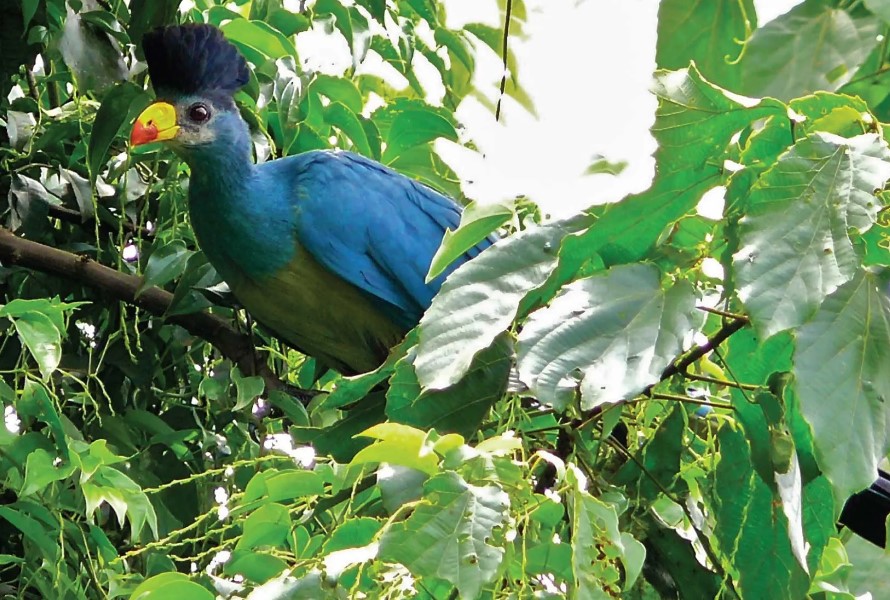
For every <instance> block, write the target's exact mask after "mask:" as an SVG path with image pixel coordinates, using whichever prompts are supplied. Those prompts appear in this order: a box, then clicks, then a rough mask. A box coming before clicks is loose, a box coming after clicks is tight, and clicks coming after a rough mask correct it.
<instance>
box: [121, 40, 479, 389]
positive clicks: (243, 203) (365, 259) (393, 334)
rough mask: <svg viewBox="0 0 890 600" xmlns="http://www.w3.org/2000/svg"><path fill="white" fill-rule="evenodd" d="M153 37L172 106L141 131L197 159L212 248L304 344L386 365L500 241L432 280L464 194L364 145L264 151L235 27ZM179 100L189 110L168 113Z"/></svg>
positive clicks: (196, 214) (240, 286)
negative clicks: (253, 122)
mask: <svg viewBox="0 0 890 600" xmlns="http://www.w3.org/2000/svg"><path fill="white" fill-rule="evenodd" d="M145 50H146V58H147V60H148V62H149V72H150V75H151V77H152V79H153V82H154V85H155V86H156V88H159V94H162V95H164V97H165V98H166V99H168V100H170V101H171V102H172V106H171V107H169V108H163V109H156V110H154V112H150V115H149V116H153V119H154V120H153V121H152V120H150V119H148V118H146V119H143V120H144V121H145V123H142V122H141V121H138V122H137V125H138V127H140V128H141V129H140V132H139V136H137V137H138V139H140V140H142V139H145V138H146V136H147V137H151V135H155V134H156V135H157V136H163V138H161V139H166V140H168V141H169V142H170V143H171V145H172V147H173V148H174V149H175V150H176V151H177V152H179V153H180V154H181V155H182V156H183V157H184V159H185V160H186V161H187V162H188V163H189V166H190V167H191V171H192V177H191V182H190V188H189V212H190V215H191V221H192V225H193V227H194V229H195V232H196V235H197V237H198V241H199V243H200V245H201V247H202V249H203V250H204V252H205V254H206V255H207V257H208V259H209V260H210V262H211V263H212V264H213V265H214V266H215V267H216V268H217V270H218V271H219V272H220V274H221V275H222V276H223V278H224V279H225V280H226V281H227V282H228V283H229V285H230V287H231V288H232V291H233V292H234V294H235V296H236V297H238V299H239V300H240V301H241V302H242V304H243V305H244V306H245V308H246V309H247V310H248V311H249V312H251V313H252V314H253V315H254V316H255V317H256V318H257V320H258V321H260V322H261V323H263V324H264V325H266V326H267V327H268V328H269V329H271V330H272V331H273V332H274V333H275V334H277V335H278V336H279V337H281V338H282V339H284V340H285V341H287V342H289V343H290V344H292V345H294V346H295V347H297V348H299V349H301V350H303V351H304V352H306V353H308V354H311V355H314V356H316V357H318V358H319V359H321V360H322V361H324V362H326V363H328V364H330V365H331V366H333V367H335V368H338V369H340V370H341V371H343V372H347V373H354V372H361V371H366V370H369V369H373V368H374V367H376V366H377V365H378V364H379V363H380V362H382V361H383V359H384V358H385V357H386V354H387V352H388V350H389V348H391V347H392V346H393V345H395V344H396V343H397V342H398V341H399V340H400V339H401V337H402V336H403V335H404V333H405V332H406V331H407V330H408V329H410V328H411V327H413V326H414V325H416V324H417V323H418V321H419V320H420V317H421V316H422V314H423V311H424V310H426V308H427V307H429V305H430V302H431V301H432V298H433V296H434V295H435V294H436V292H438V290H439V288H440V286H441V284H442V282H443V280H444V279H445V277H446V276H447V275H448V273H450V272H451V271H452V270H453V269H455V268H457V267H458V266H459V265H460V264H461V263H463V262H465V261H466V260H468V259H470V258H472V257H473V256H475V255H476V254H478V252H479V251H481V250H482V249H484V248H485V247H486V246H488V245H489V244H490V241H488V240H486V241H484V242H482V243H480V244H479V245H478V246H477V247H476V248H474V249H472V250H471V251H469V252H467V253H466V254H465V255H464V256H463V257H461V258H460V259H459V260H458V261H456V263H455V264H454V265H452V266H451V268H450V269H449V270H448V271H447V272H446V273H445V274H443V275H441V276H439V277H438V278H436V279H435V280H433V281H431V282H429V283H427V282H426V281H425V277H426V274H427V271H428V270H429V265H430V262H431V261H432V257H433V255H434V254H435V252H436V250H437V249H438V247H439V245H440V243H441V241H442V236H443V235H444V233H445V231H446V229H454V228H456V227H457V226H458V224H459V222H460V214H461V209H460V207H459V206H458V205H457V204H456V203H455V202H454V201H453V200H451V199H450V198H447V197H446V196H443V195H442V194H440V193H438V192H436V191H435V190H433V189H431V188H429V187H427V186H425V185H422V184H420V183H417V182H415V181H413V180H411V179H409V178H407V177H405V176H403V175H401V174H399V173H397V172H395V171H393V170H392V169H389V168H387V167H385V166H383V165H381V164H379V163H377V162H374V161H372V160H370V159H367V158H364V157H361V156H358V155H355V154H352V153H350V152H337V151H313V152H307V153H305V154H300V155H296V156H290V157H287V158H282V159H278V160H274V161H271V162H268V163H264V164H262V165H254V164H253V162H252V159H251V143H250V137H249V135H248V130H247V125H246V124H245V123H244V121H243V120H242V119H241V117H240V115H239V113H238V111H237V109H236V108H235V106H234V104H233V102H232V100H231V93H232V92H233V91H234V90H235V89H237V88H238V87H240V85H243V83H244V82H245V81H246V75H245V74H244V73H243V72H242V70H243V69H242V67H243V68H244V69H246V67H245V66H244V64H243V59H241V57H240V55H238V54H237V51H236V50H235V49H234V47H233V46H231V45H230V44H228V42H226V41H225V39H224V38H223V36H222V34H221V33H220V32H219V31H218V30H217V29H215V28H213V27H211V26H207V25H201V26H199V25H192V26H181V27H171V28H167V29H164V30H160V31H156V32H154V33H152V34H150V35H149V36H146V42H145ZM233 53H234V55H236V56H237V58H238V59H240V62H239V60H236V59H234V58H233ZM187 55H188V56H190V57H191V58H188V57H187ZM186 67H187V68H193V69H195V72H194V74H193V76H195V77H196V78H197V80H198V81H199V83H196V82H195V81H194V80H192V79H190V78H188V77H187V76H188V73H187V71H186V70H185V69H186ZM215 69H228V72H227V73H217V72H215V71H214V70H215ZM220 92H225V93H226V94H227V98H226V99H223V100H220V99H219V97H218V96H219V94H220ZM161 104H163V103H161ZM196 107H197V108H196ZM199 109H200V110H199ZM196 111H198V112H196ZM147 112H149V111H148V110H147ZM174 113H175V115H176V123H175V124H172V123H166V122H161V121H164V120H165V119H169V118H170V117H169V115H171V114H174ZM165 115H167V116H165ZM193 116H197V117H200V119H193V118H192V117H193ZM136 127H137V126H134V131H135V129H136ZM151 127H154V128H155V130H156V131H152V130H151ZM159 128H160V129H159ZM165 132H166V133H165ZM140 136H141V137H140Z"/></svg>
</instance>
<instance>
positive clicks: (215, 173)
mask: <svg viewBox="0 0 890 600" xmlns="http://www.w3.org/2000/svg"><path fill="white" fill-rule="evenodd" d="M244 129H245V131H244V132H243V135H237V136H229V137H228V139H226V140H225V143H223V144H221V143H220V141H221V140H219V139H218V140H216V141H215V142H214V143H213V144H208V145H207V146H205V147H201V148H199V149H195V148H192V149H190V151H189V153H188V155H187V156H186V157H185V158H186V162H188V164H189V167H190V169H191V180H190V182H189V214H190V216H191V222H192V227H193V228H194V230H195V234H196V236H197V238H198V243H199V244H200V246H201V249H202V250H203V251H204V253H205V254H206V255H207V258H208V259H209V260H210V262H211V263H212V264H213V265H214V267H216V269H217V271H219V273H220V275H222V277H223V279H225V280H226V281H227V282H228V283H229V285H231V286H233V287H236V286H237V285H238V284H239V282H240V281H243V280H244V279H245V278H248V279H256V278H257V277H261V276H264V275H266V274H268V273H271V272H274V271H275V270H276V269H278V268H280V267H281V265H282V264H284V263H286V262H287V260H289V258H290V256H291V255H292V254H293V251H294V250H293V242H292V241H291V239H290V235H289V230H286V231H284V232H282V231H279V229H280V228H281V227H286V226H287V222H288V220H289V218H290V217H289V212H290V211H287V210H286V209H285V214H284V215H282V214H280V213H281V207H282V206H286V204H284V203H282V201H281V200H282V198H281V197H280V196H281V195H282V191H281V190H278V189H277V188H275V186H271V188H270V186H269V185H268V182H265V181H264V179H263V178H262V177H261V176H260V174H259V172H258V170H257V168H256V166H255V165H254V164H253V160H252V158H251V150H250V138H249V137H248V135H247V131H246V129H247V128H246V125H245V126H244ZM275 192H278V193H277V194H276V193H275Z"/></svg>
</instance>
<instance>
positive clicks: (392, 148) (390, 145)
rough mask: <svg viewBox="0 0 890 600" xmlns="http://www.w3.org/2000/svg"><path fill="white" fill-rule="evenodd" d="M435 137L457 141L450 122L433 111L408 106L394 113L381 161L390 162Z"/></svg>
mask: <svg viewBox="0 0 890 600" xmlns="http://www.w3.org/2000/svg"><path fill="white" fill-rule="evenodd" d="M437 138H445V139H448V140H451V141H455V142H456V141H457V131H455V129H454V125H452V124H451V122H450V121H449V120H448V119H446V118H445V117H443V116H442V115H440V114H439V113H437V112H436V111H434V110H433V109H429V110H423V109H420V108H410V109H406V110H403V111H400V112H398V113H396V115H395V118H394V119H393V121H392V125H390V127H389V131H388V132H387V136H386V149H385V150H384V151H383V159H382V161H383V162H384V163H386V164H390V163H392V162H393V161H395V160H396V159H397V158H398V157H399V156H401V155H402V154H403V153H404V152H405V151H407V150H409V149H411V148H413V147H414V146H419V145H420V144H425V143H427V142H431V141H433V140H435V139H437Z"/></svg>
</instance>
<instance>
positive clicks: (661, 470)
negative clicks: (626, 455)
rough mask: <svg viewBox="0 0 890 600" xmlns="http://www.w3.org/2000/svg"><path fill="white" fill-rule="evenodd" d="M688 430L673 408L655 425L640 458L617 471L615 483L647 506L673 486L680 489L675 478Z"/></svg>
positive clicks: (681, 412)
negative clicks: (622, 486)
mask: <svg viewBox="0 0 890 600" xmlns="http://www.w3.org/2000/svg"><path fill="white" fill-rule="evenodd" d="M688 430H689V422H688V419H687V418H686V417H685V412H684V410H683V408H682V407H679V406H678V407H676V408H674V409H673V410H672V411H671V412H670V414H668V415H667V417H665V419H664V420H663V421H662V422H661V423H660V424H659V425H658V429H657V430H656V432H655V435H653V436H652V437H651V438H649V440H648V441H647V442H646V445H645V446H644V447H643V450H642V452H641V454H642V456H641V457H639V458H637V459H636V460H633V461H628V462H626V463H625V464H624V466H622V467H621V469H620V470H619V471H618V473H617V475H616V478H615V483H617V484H623V485H625V486H633V487H632V489H633V491H634V492H635V493H636V495H637V496H638V497H640V498H643V499H645V500H647V501H649V502H652V501H654V500H655V499H656V498H657V497H658V495H659V494H660V493H662V491H663V490H667V491H669V492H670V491H673V490H674V487H675V482H678V481H679V483H680V485H682V479H679V478H678V474H679V473H680V466H681V458H682V456H683V453H684V452H686V450H687V447H688V444H687V440H686V437H685V434H686V432H687V431H688ZM682 491H683V492H685V491H686V490H685V489H683V490H682Z"/></svg>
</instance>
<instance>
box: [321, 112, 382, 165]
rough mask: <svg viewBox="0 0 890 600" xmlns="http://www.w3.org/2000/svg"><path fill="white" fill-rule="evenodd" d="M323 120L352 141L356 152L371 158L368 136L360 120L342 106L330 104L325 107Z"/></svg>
mask: <svg viewBox="0 0 890 600" xmlns="http://www.w3.org/2000/svg"><path fill="white" fill-rule="evenodd" d="M324 120H325V121H326V122H327V123H328V124H329V125H333V126H334V127H336V128H337V129H339V130H340V131H342V132H343V133H345V134H346V136H347V137H348V138H349V139H350V140H352V145H353V146H354V148H355V151H356V152H358V153H359V154H364V155H365V156H373V153H372V151H371V145H370V144H369V143H368V135H367V133H365V128H364V126H362V122H361V120H359V118H358V116H356V114H355V113H354V112H352V111H351V110H349V109H348V108H347V107H346V106H345V105H344V104H341V103H340V102H332V103H330V104H329V105H328V106H326V107H325V108H324Z"/></svg>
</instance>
